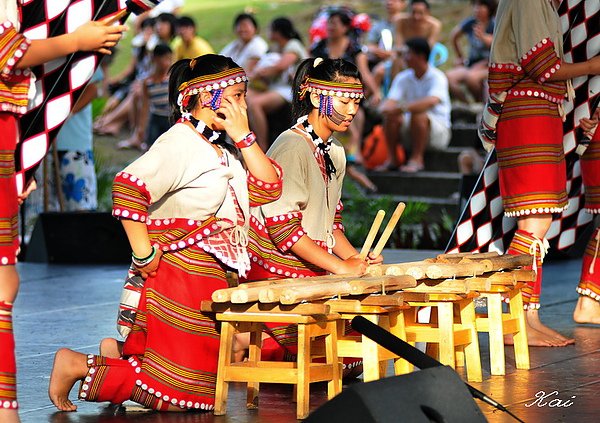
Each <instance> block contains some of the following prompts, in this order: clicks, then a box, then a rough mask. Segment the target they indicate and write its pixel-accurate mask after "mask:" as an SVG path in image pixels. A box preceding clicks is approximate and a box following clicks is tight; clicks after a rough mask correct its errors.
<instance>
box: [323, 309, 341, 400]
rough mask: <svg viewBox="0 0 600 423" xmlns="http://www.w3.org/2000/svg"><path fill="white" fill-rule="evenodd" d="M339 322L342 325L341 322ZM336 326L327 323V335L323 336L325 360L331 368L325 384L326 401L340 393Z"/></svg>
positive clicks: (334, 322)
mask: <svg viewBox="0 0 600 423" xmlns="http://www.w3.org/2000/svg"><path fill="white" fill-rule="evenodd" d="M340 321H341V322H342V324H343V320H340ZM337 324H338V322H337V321H333V322H328V323H327V328H328V332H329V334H328V335H327V336H325V360H326V363H327V364H330V365H331V368H332V377H331V380H330V381H328V382H327V399H332V398H333V397H335V396H336V395H337V394H339V393H340V392H342V373H341V371H340V366H339V363H338V355H337V329H336V326H337Z"/></svg>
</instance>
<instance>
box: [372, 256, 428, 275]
mask: <svg viewBox="0 0 600 423" xmlns="http://www.w3.org/2000/svg"><path fill="white" fill-rule="evenodd" d="M432 263H435V261H434V260H433V259H425V260H421V261H408V262H405V263H391V264H374V265H371V266H368V267H367V271H366V272H365V274H367V275H371V276H383V275H387V274H390V275H395V276H399V275H404V274H405V271H406V269H408V268H411V267H413V266H419V265H427V266H428V265H430V264H432ZM390 269H393V270H390Z"/></svg>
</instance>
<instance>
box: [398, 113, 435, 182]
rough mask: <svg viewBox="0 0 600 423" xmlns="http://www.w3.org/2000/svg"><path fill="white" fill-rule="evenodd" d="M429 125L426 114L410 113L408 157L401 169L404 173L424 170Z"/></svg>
mask: <svg viewBox="0 0 600 423" xmlns="http://www.w3.org/2000/svg"><path fill="white" fill-rule="evenodd" d="M430 130H431V124H430V122H429V116H428V115H427V113H426V112H423V113H411V115H410V146H411V151H410V157H409V159H408V162H407V163H406V166H403V167H402V168H401V170H402V171H404V172H418V171H419V170H423V169H424V168H425V151H426V150H427V144H428V142H429V133H430Z"/></svg>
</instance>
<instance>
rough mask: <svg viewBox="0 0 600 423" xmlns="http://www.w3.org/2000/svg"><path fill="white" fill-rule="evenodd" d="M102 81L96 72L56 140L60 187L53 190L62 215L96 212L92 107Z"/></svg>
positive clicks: (99, 70) (98, 72) (98, 70)
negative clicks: (64, 212)
mask: <svg viewBox="0 0 600 423" xmlns="http://www.w3.org/2000/svg"><path fill="white" fill-rule="evenodd" d="M103 77H104V75H103V73H102V70H101V69H100V68H98V69H97V70H96V72H95V73H94V75H93V76H92V79H91V80H90V82H89V84H88V85H87V86H86V87H85V89H84V90H83V93H82V94H81V96H80V97H79V99H78V100H77V103H75V105H74V106H73V110H72V111H71V116H69V118H68V119H67V121H66V122H65V124H64V125H63V127H62V128H61V129H60V131H59V132H58V135H57V136H56V143H55V144H54V148H56V150H57V153H58V159H59V163H58V169H59V176H60V186H59V187H56V189H57V192H59V191H60V192H61V194H58V196H59V200H60V203H61V208H62V211H80V210H95V209H96V208H97V207H98V190H97V181H96V169H95V166H94V152H93V135H92V105H91V102H92V100H94V99H95V98H96V97H97V96H98V85H97V84H98V83H99V82H100V81H102V78H103Z"/></svg>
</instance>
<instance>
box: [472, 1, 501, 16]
mask: <svg viewBox="0 0 600 423" xmlns="http://www.w3.org/2000/svg"><path fill="white" fill-rule="evenodd" d="M471 3H473V4H479V5H481V6H485V7H487V9H488V11H489V12H490V17H492V16H494V15H495V14H496V9H497V8H498V2H497V1H496V0H471Z"/></svg>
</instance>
